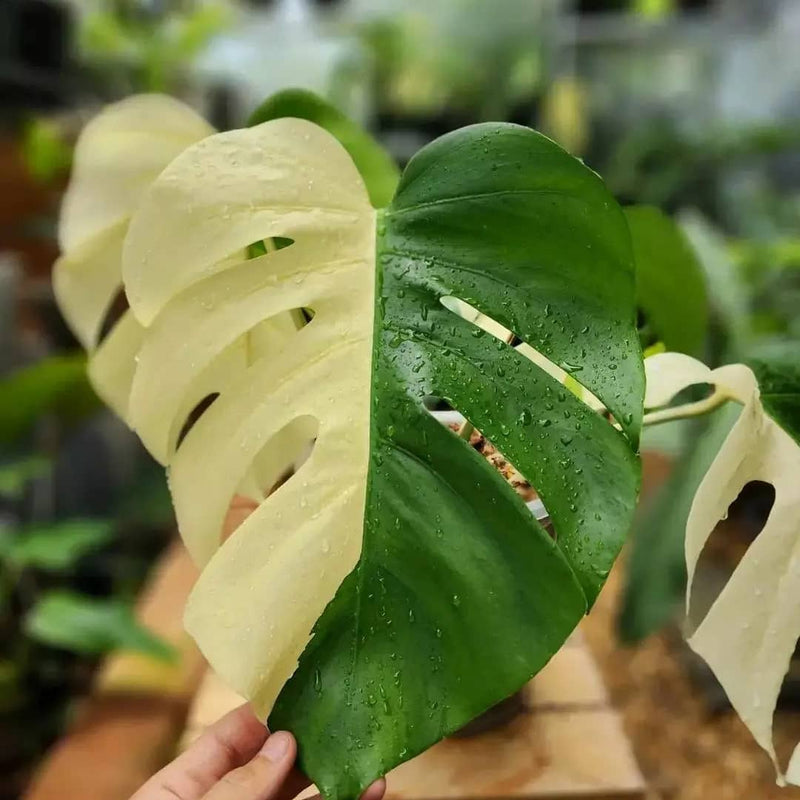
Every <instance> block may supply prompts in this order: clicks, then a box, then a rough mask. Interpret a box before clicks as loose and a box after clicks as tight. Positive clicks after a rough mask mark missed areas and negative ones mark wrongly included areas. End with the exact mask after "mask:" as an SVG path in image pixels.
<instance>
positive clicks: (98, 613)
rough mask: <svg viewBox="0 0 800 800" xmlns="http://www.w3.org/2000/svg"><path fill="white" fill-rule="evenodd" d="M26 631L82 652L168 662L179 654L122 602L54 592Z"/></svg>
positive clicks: (36, 609)
mask: <svg viewBox="0 0 800 800" xmlns="http://www.w3.org/2000/svg"><path fill="white" fill-rule="evenodd" d="M25 629H26V631H27V633H28V635H29V636H31V637H32V638H34V639H36V640H37V641H40V642H42V643H44V644H49V645H51V646H53V647H59V648H62V649H64V650H72V651H75V652H78V653H87V654H94V655H101V654H103V653H108V652H110V651H112V650H134V651H136V652H139V653H144V654H145V655H149V656H152V657H153V658H157V659H160V660H165V661H166V660H170V659H172V658H174V655H175V653H174V650H173V649H172V648H171V647H170V646H169V645H168V644H166V643H165V642H163V641H162V640H161V639H159V638H158V637H157V636H155V635H154V634H152V633H150V631H148V630H146V629H145V628H143V627H142V626H141V625H139V624H138V623H137V622H136V620H135V618H134V616H133V612H132V611H131V608H130V606H128V605H127V604H126V603H122V602H120V601H118V600H97V599H95V598H90V597H85V596H83V595H79V594H73V593H71V592H64V591H53V592H50V593H49V594H46V595H44V596H43V597H42V599H41V600H40V601H39V602H38V603H37V604H36V605H35V606H34V608H33V609H32V610H31V612H30V613H29V614H28V616H27V618H26V620H25Z"/></svg>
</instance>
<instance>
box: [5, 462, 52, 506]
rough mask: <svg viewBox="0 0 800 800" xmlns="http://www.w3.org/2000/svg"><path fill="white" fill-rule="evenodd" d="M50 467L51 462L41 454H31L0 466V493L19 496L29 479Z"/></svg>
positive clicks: (7, 495)
mask: <svg viewBox="0 0 800 800" xmlns="http://www.w3.org/2000/svg"><path fill="white" fill-rule="evenodd" d="M49 469H50V462H49V461H48V460H47V459H46V458H41V457H40V456H31V457H29V458H24V459H21V460H20V461H14V462H12V463H11V464H4V465H3V466H0V495H2V496H5V497H19V495H20V494H21V493H22V490H23V489H24V488H25V484H26V483H27V482H28V481H30V480H33V479H34V478H38V477H39V476H41V475H44V474H45V473H46V472H47V470H49Z"/></svg>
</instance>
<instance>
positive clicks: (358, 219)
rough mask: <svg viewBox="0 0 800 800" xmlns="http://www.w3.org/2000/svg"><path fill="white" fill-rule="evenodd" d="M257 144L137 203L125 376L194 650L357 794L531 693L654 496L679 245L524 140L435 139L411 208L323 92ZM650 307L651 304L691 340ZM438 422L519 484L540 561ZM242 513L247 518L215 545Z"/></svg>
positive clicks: (486, 133) (124, 267)
mask: <svg viewBox="0 0 800 800" xmlns="http://www.w3.org/2000/svg"><path fill="white" fill-rule="evenodd" d="M141 102H145V103H146V102H150V101H149V100H144V99H143V100H142V101H141ZM153 102H160V101H155V100H154V101H153ZM115 113H117V112H115V110H114V109H112V110H111V111H108V112H106V114H110V115H112V116H113V115H114V114H115ZM148 119H151V120H152V122H153V124H154V125H156V124H157V123H156V120H155V118H154V117H148ZM254 123H256V124H254V125H253V126H252V127H250V128H245V129H243V130H235V131H229V132H226V133H219V134H214V135H209V136H205V137H203V138H200V137H198V139H199V140H198V141H195V142H194V143H191V142H187V143H186V146H185V149H183V150H182V152H180V153H176V154H175V155H174V157H172V158H171V159H169V160H168V163H166V164H165V167H164V169H163V171H161V172H160V174H158V176H157V177H151V178H150V184H149V186H148V188H146V189H145V190H144V191H143V192H142V193H141V194H139V195H137V196H136V197H135V198H132V200H131V204H132V209H131V210H132V217H131V220H130V224H129V226H127V223H126V226H127V230H126V232H125V234H124V245H123V246H122V254H121V259H120V256H119V253H118V252H117V253H115V255H114V257H113V269H115V270H117V272H116V273H115V276H116V278H117V279H118V276H119V270H120V269H121V274H122V278H123V280H124V284H125V290H126V293H127V298H128V301H129V303H130V307H131V311H130V312H129V313H130V315H131V317H132V319H133V320H134V321H135V324H136V325H137V326H139V327H138V328H137V335H138V338H137V339H136V340H135V341H134V340H133V339H131V340H130V343H131V346H130V347H129V349H128V351H127V352H126V353H124V354H122V355H121V356H120V358H119V359H118V360H117V361H116V362H115V363H114V364H113V365H111V364H108V365H107V367H108V369H110V370H116V371H117V372H118V373H120V374H121V373H122V372H125V376H126V377H125V379H124V380H120V381H118V382H117V383H116V384H114V385H115V386H116V387H117V388H118V393H117V394H116V395H115V396H116V397H117V398H119V401H118V402H117V404H116V407H117V408H118V409H120V410H121V411H122V413H123V415H124V416H125V418H126V420H127V421H128V422H129V424H130V425H131V426H132V427H133V428H134V429H135V430H136V431H137V432H138V433H139V435H140V436H141V438H142V440H143V441H144V443H145V444H146V446H147V447H148V448H149V449H150V451H151V452H152V453H153V454H154V456H155V457H156V458H158V459H159V460H160V461H162V462H163V463H164V464H165V465H167V467H168V470H169V478H170V488H171V491H172V496H173V500H174V503H175V508H176V512H177V515H178V520H179V524H180V529H181V534H182V536H183V537H184V540H185V542H186V544H187V547H188V548H189V550H190V552H191V553H192V555H193V556H194V558H195V559H196V560H197V562H198V563H199V564H200V565H201V566H202V567H203V568H204V569H203V572H202V575H201V577H200V579H199V581H198V584H197V586H196V587H195V590H194V592H193V594H192V597H191V599H190V601H189V604H188V608H187V612H186V624H187V627H188V629H189V630H190V632H191V633H192V634H193V636H194V637H195V638H196V640H197V641H198V643H199V645H200V647H201V649H202V650H203V652H204V653H205V654H206V656H207V657H208V659H209V661H210V662H211V663H212V665H213V666H214V668H215V669H216V670H217V671H218V672H219V673H220V674H221V675H222V676H223V677H224V678H225V679H226V680H227V681H228V682H229V683H230V684H231V685H232V686H233V688H235V689H236V690H237V691H238V692H240V693H241V694H243V695H245V696H246V697H248V698H249V699H250V700H251V701H252V702H253V704H254V707H255V708H256V710H257V711H258V712H259V713H260V714H262V715H263V716H266V715H267V714H269V719H270V725H272V726H274V727H281V728H287V729H289V730H291V731H292V732H294V733H295V735H296V736H297V738H298V742H299V745H300V759H301V763H302V766H303V768H304V769H305V770H306V771H307V772H308V774H309V776H310V777H311V778H312V779H313V780H314V781H315V783H317V785H318V786H319V788H320V789H321V791H322V792H323V794H324V795H325V796H326V797H328V798H355V797H357V796H358V795H359V793H360V792H361V790H363V788H364V787H365V786H367V785H368V784H369V783H370V782H371V781H372V780H373V779H374V778H376V777H378V776H380V775H383V774H385V773H386V772H387V771H388V770H390V769H391V768H392V767H394V766H395V765H397V764H398V763H400V762H402V761H404V760H406V759H408V758H411V757H412V756H414V755H415V754H417V753H419V752H421V751H422V750H424V749H425V748H427V747H429V746H430V745H431V744H433V743H435V742H436V741H438V740H439V739H441V738H442V737H444V736H446V735H448V734H450V733H452V732H453V731H456V730H457V729H459V728H461V727H463V726H464V725H465V724H466V723H467V722H469V720H471V719H472V718H474V717H475V716H477V715H478V714H480V713H481V712H483V711H484V710H485V709H487V708H488V707H489V706H491V705H493V704H495V703H497V702H499V701H500V700H502V699H503V698H505V697H506V696H508V695H509V694H511V693H513V692H514V691H516V690H517V689H519V688H520V687H521V686H522V685H523V684H524V683H525V682H526V681H527V680H528V679H530V677H531V676H532V675H534V674H535V673H536V672H537V671H538V670H539V669H541V667H542V666H544V664H545V663H546V662H547V661H548V660H549V658H550V657H551V656H552V655H553V654H554V653H555V652H556V651H557V650H558V649H559V647H560V646H561V644H562V643H563V642H564V640H565V639H566V638H567V636H568V635H569V634H570V632H571V631H572V630H573V629H574V627H575V625H577V623H578V622H579V621H580V619H581V617H582V616H583V615H584V614H585V613H586V611H587V610H588V609H589V608H591V606H592V603H593V602H594V600H595V598H596V597H597V594H598V592H599V591H600V589H601V587H602V586H603V583H604V582H605V579H606V577H607V575H608V572H609V570H610V568H611V566H612V564H613V563H614V560H615V558H616V556H617V554H618V552H619V549H620V547H621V545H622V543H623V541H624V539H625V537H626V534H627V532H628V529H629V527H630V523H631V517H632V514H633V511H634V507H635V504H636V499H637V494H638V489H639V478H640V464H639V457H638V441H639V435H640V430H641V426H642V422H643V407H644V394H645V392H644V389H645V381H644V369H643V361H642V354H641V349H640V344H639V331H637V327H636V316H637V291H636V278H635V274H636V272H637V270H638V271H639V272H641V271H642V270H643V269H646V268H649V269H657V268H658V265H657V264H656V265H655V266H654V265H653V259H649V258H648V257H647V254H648V253H651V254H652V253H658V252H659V251H658V247H655V246H649V245H648V242H647V240H646V237H647V236H648V235H650V234H649V233H648V231H655V234H654V235H658V236H664V235H665V232H664V224H662V222H661V221H659V220H658V219H656V220H655V221H653V218H652V216H651V215H650V212H647V213H646V214H645V215H644V216H643V217H642V216H640V217H639V223H638V224H639V225H640V227H639V228H637V231H638V233H637V234H636V236H635V238H634V243H635V244H636V250H635V251H634V247H633V246H632V242H631V233H630V232H629V220H628V219H626V215H625V213H623V211H622V209H621V208H620V207H619V206H618V204H617V203H616V201H615V200H614V198H613V197H612V196H611V195H610V194H609V193H608V191H607V189H606V188H605V186H604V185H603V182H602V180H601V179H600V178H599V177H598V176H597V175H596V174H595V173H594V172H592V171H591V170H590V169H588V168H587V167H585V166H584V165H583V164H582V163H581V162H580V161H579V160H577V159H575V158H573V157H572V156H570V155H569V154H568V153H566V152H565V151H564V150H562V149H561V148H560V147H559V146H558V145H556V144H555V143H554V142H552V141H551V140H549V139H547V138H546V137H544V136H542V135H540V134H538V133H536V132H535V131H533V130H530V129H528V128H525V127H521V126H517V125H510V124H503V123H489V124H483V125H477V126H471V127H468V128H463V129H461V130H458V131H455V132H453V133H451V134H448V135H446V136H444V137H442V138H440V139H438V140H436V141H435V142H433V143H432V144H430V145H428V146H427V147H425V148H424V149H423V150H421V151H420V152H419V153H418V154H417V155H416V156H415V157H414V158H413V159H412V160H411V162H410V163H409V165H408V167H407V168H406V170H405V171H404V173H403V174H402V176H401V177H400V179H399V182H397V181H396V173H395V170H394V167H393V165H392V164H391V162H390V161H389V160H388V159H387V158H386V157H385V156H383V154H382V153H381V152H380V151H379V150H378V149H377V145H375V144H374V143H373V142H372V141H371V140H369V139H368V138H367V137H365V135H364V134H363V133H361V132H360V131H358V130H357V129H356V128H355V127H354V126H353V125H352V123H350V122H349V121H348V120H346V118H344V117H342V116H341V115H339V114H338V112H335V111H333V110H331V109H329V108H328V107H327V106H325V104H324V103H323V102H322V101H320V100H318V99H317V98H314V97H312V96H310V95H307V94H305V93H297V92H295V93H289V94H283V95H280V96H278V97H277V98H273V99H272V100H270V101H268V102H267V103H266V104H265V106H263V107H262V108H261V109H260V110H259V112H257V114H256V115H255V119H254ZM79 165H80V162H79ZM105 177H106V179H107V180H112V181H113V180H114V179H115V178H114V173H113V171H111V172H110V173H109V174H108V175H106V176H105ZM395 183H396V187H395ZM120 186H121V187H123V184H122V183H120ZM74 191H75V192H76V193H78V192H80V195H81V196H83V195H84V193H86V197H89V198H91V196H92V193H93V190H92V187H91V185H90V184H89V183H88V182H87V183H85V184H84V185H83V186H82V187H81V186H79V187H76V188H75V189H74ZM376 205H377V206H378V207H376ZM134 206H135V208H134ZM85 209H86V211H85V214H86V220H84V221H83V224H85V225H87V226H91V219H90V218H91V215H92V214H93V213H95V212H94V207H93V205H92V203H91V202H89V201H88V200H87V201H86V205H85ZM653 213H656V212H653ZM630 220H631V225H632V226H633V225H634V224H637V223H636V214H634V215H632V216H630ZM665 224H669V223H668V221H667V222H666V223H665ZM667 235H668V232H667ZM645 262H647V263H646V264H645ZM120 265H121V266H120ZM111 268H112V267H109V269H111ZM75 269H76V270H77V269H78V267H75ZM76 274H77V273H76ZM98 274H99V271H98V272H92V276H96V275H98ZM93 280H98V281H99V278H96V277H91V278H87V284H86V285H87V287H89V288H87V290H86V293H87V294H86V296H87V297H88V296H89V294H90V293H91V291H92V289H91V286H92V285H93V284H92V283H91V281H93ZM109 280H110V278H109ZM57 281H58V276H57ZM656 285H657V284H655V283H653V282H652V281H651V282H650V283H649V287H653V286H656ZM76 286H77V283H76ZM59 294H60V297H61V300H62V306H63V308H64V310H65V315H66V316H67V318H68V319H70V320H72V321H75V320H81V319H83V311H82V310H81V308H80V307H79V303H80V302H82V300H81V298H82V297H83V295H81V293H80V292H77V291H76V292H75V293H73V294H70V295H67V293H65V292H60V293H59ZM658 297H659V292H658V291H657V290H652V289H648V291H646V292H641V291H640V295H639V301H640V302H641V303H643V304H644V305H645V306H646V311H647V314H648V316H649V318H650V320H651V321H652V323H653V326H654V327H655V328H656V329H660V330H661V331H663V336H664V337H665V338H666V336H667V335H670V336H673V337H679V336H680V331H676V329H675V326H674V325H673V326H670V325H668V324H667V323H665V321H664V316H663V313H662V312H663V309H662V308H660V307H658ZM665 302H666V301H665ZM74 324H76V325H79V324H80V322H74ZM121 324H122V323H120V325H121ZM703 324H704V323H703V321H702V320H701V321H699V322H698V323H697V324H696V325H695V327H693V329H692V331H693V333H692V338H691V339H690V340H686V347H688V348H691V349H694V348H695V347H696V346H697V342H696V337H697V336H698V335H701V334H702V329H703ZM118 329H119V326H118V327H117V328H116V329H114V331H112V334H111V336H114V335H115V334H116V333H117V331H118ZM698 331H699V332H700V333H697V332H698ZM657 332H658V331H657ZM517 342H521V343H522V344H517ZM686 358H688V357H686ZM690 360H691V359H690ZM661 363H666V362H661ZM692 363H693V364H697V363H699V362H694V361H692ZM670 364H672V362H670ZM684 365H685V362H675V363H674V366H675V370H676V374H682V370H683V369H684ZM692 374H693V375H694V374H695V373H692ZM781 374H783V373H781ZM702 377H703V380H702V381H701V382H704V381H705V379H706V376H702ZM787 380H790V378H787ZM754 386H755V384H754ZM751 388H752V387H751ZM753 391H757V388H756V389H752V391H751V393H750V395H747V397H748V398H751V397H752V396H753V394H752V392H753ZM728 396H730V397H733V398H734V399H736V400H737V401H739V402H749V401H748V400H747V399H743V398H744V397H745V396H744V395H743V394H741V393H739V394H736V393H734V392H729V393H728V394H727V395H726V397H728ZM432 398H436V399H441V400H444V401H446V402H447V403H448V404H449V405H450V406H451V407H453V408H454V409H456V410H458V411H460V412H461V413H462V414H463V415H464V416H465V418H466V419H467V420H468V421H469V423H470V424H472V425H474V426H475V427H476V428H478V429H479V430H480V431H481V432H482V433H483V434H484V435H485V436H486V437H487V438H488V439H490V440H491V441H492V442H493V443H494V445H495V446H496V447H497V448H498V449H499V450H500V451H501V452H502V453H503V455H504V457H505V458H506V459H508V460H509V461H510V462H511V463H512V464H513V465H514V466H515V468H516V469H517V470H518V471H519V472H520V473H521V474H522V475H524V476H525V478H526V479H527V480H528V481H530V483H531V484H532V485H533V486H534V487H535V488H536V490H537V491H538V493H539V496H540V497H541V499H542V501H543V502H544V504H545V506H546V508H547V510H548V512H549V514H550V517H551V519H552V521H553V528H554V535H553V537H551V536H550V535H549V534H548V533H547V532H545V531H544V530H543V529H542V527H541V526H540V525H539V524H538V523H537V521H536V520H535V519H534V518H533V517H532V516H531V514H530V513H529V511H528V509H527V508H526V507H525V505H524V503H523V502H522V501H521V500H520V498H519V497H518V496H517V495H516V494H515V493H514V491H513V489H512V488H511V487H510V486H509V485H508V484H507V483H506V482H505V481H504V479H503V478H502V477H501V476H500V475H499V474H498V473H497V472H496V471H495V470H494V469H493V468H492V466H491V465H490V464H488V463H487V462H486V461H485V459H483V458H482V457H481V456H480V455H479V454H477V453H476V452H475V451H474V450H473V449H472V448H470V447H469V445H468V443H467V442H466V441H465V440H464V439H463V438H460V437H459V436H457V435H456V434H455V433H453V432H452V431H450V430H448V429H447V428H446V427H444V426H443V425H441V424H440V423H439V422H438V421H437V420H436V419H434V417H433V416H432V415H431V414H430V413H429V411H428V408H429V406H430V402H431V399H432ZM659 399H661V397H660V396H659ZM791 403H792V401H791V400H790V401H789V411H788V412H786V413H788V414H789V416H790V417H791V414H792V413H794V412H793V411H792V408H794V406H792V405H791ZM708 407H711V404H708V403H707V404H706V405H704V406H702V407H698V406H697V405H693V406H690V407H686V408H684V409H683V410H682V411H680V412H673V411H671V410H670V411H668V412H667V413H666V416H670V415H674V414H678V413H683V414H693V413H698V412H700V411H703V410H706V408H708ZM765 413H766V414H769V413H770V411H769V409H767V411H765ZM664 417H665V414H663V413H660V414H659V413H658V412H657V413H656V414H655V415H652V416H650V417H645V418H644V421H660V420H661V419H663V418H664ZM187 418H191V420H192V421H193V425H192V426H191V427H190V428H188V426H187V424H186V422H187ZM781 419H783V418H781ZM775 424H776V425H777V426H780V425H781V424H782V423H781V421H780V420H778V421H777V422H776V423H775ZM187 429H188V433H187ZM309 451H310V452H309ZM292 466H293V467H294V468H295V471H294V474H293V475H292V477H290V478H289V479H288V480H287V481H285V482H284V483H283V484H282V485H280V486H279V488H277V490H275V491H273V492H271V493H269V494H268V493H267V490H268V489H269V488H270V487H273V486H275V485H276V484H277V483H279V482H280V480H281V478H282V476H284V475H285V474H286V470H287V468H288V467H292ZM239 494H245V495H248V496H250V497H251V498H253V499H254V500H256V501H257V502H258V507H257V509H256V510H255V511H254V512H253V513H252V514H251V515H250V516H249V517H248V518H247V519H246V520H245V521H244V522H243V523H242V524H241V525H240V527H239V528H238V529H237V530H236V531H235V533H234V534H233V535H232V536H231V537H230V538H228V539H227V540H226V541H224V542H223V541H221V536H220V531H221V529H222V522H223V519H224V517H225V514H226V511H227V509H228V507H229V505H230V503H231V500H232V498H233V497H235V496H236V495H239ZM704 497H705V495H704V494H703V492H702V491H701V492H700V493H699V494H698V498H700V501H699V502H701V503H705V502H706V501H705V500H704V499H703V498H704ZM696 502H698V501H696ZM712 611H713V609H712ZM711 627H713V626H711Z"/></svg>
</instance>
